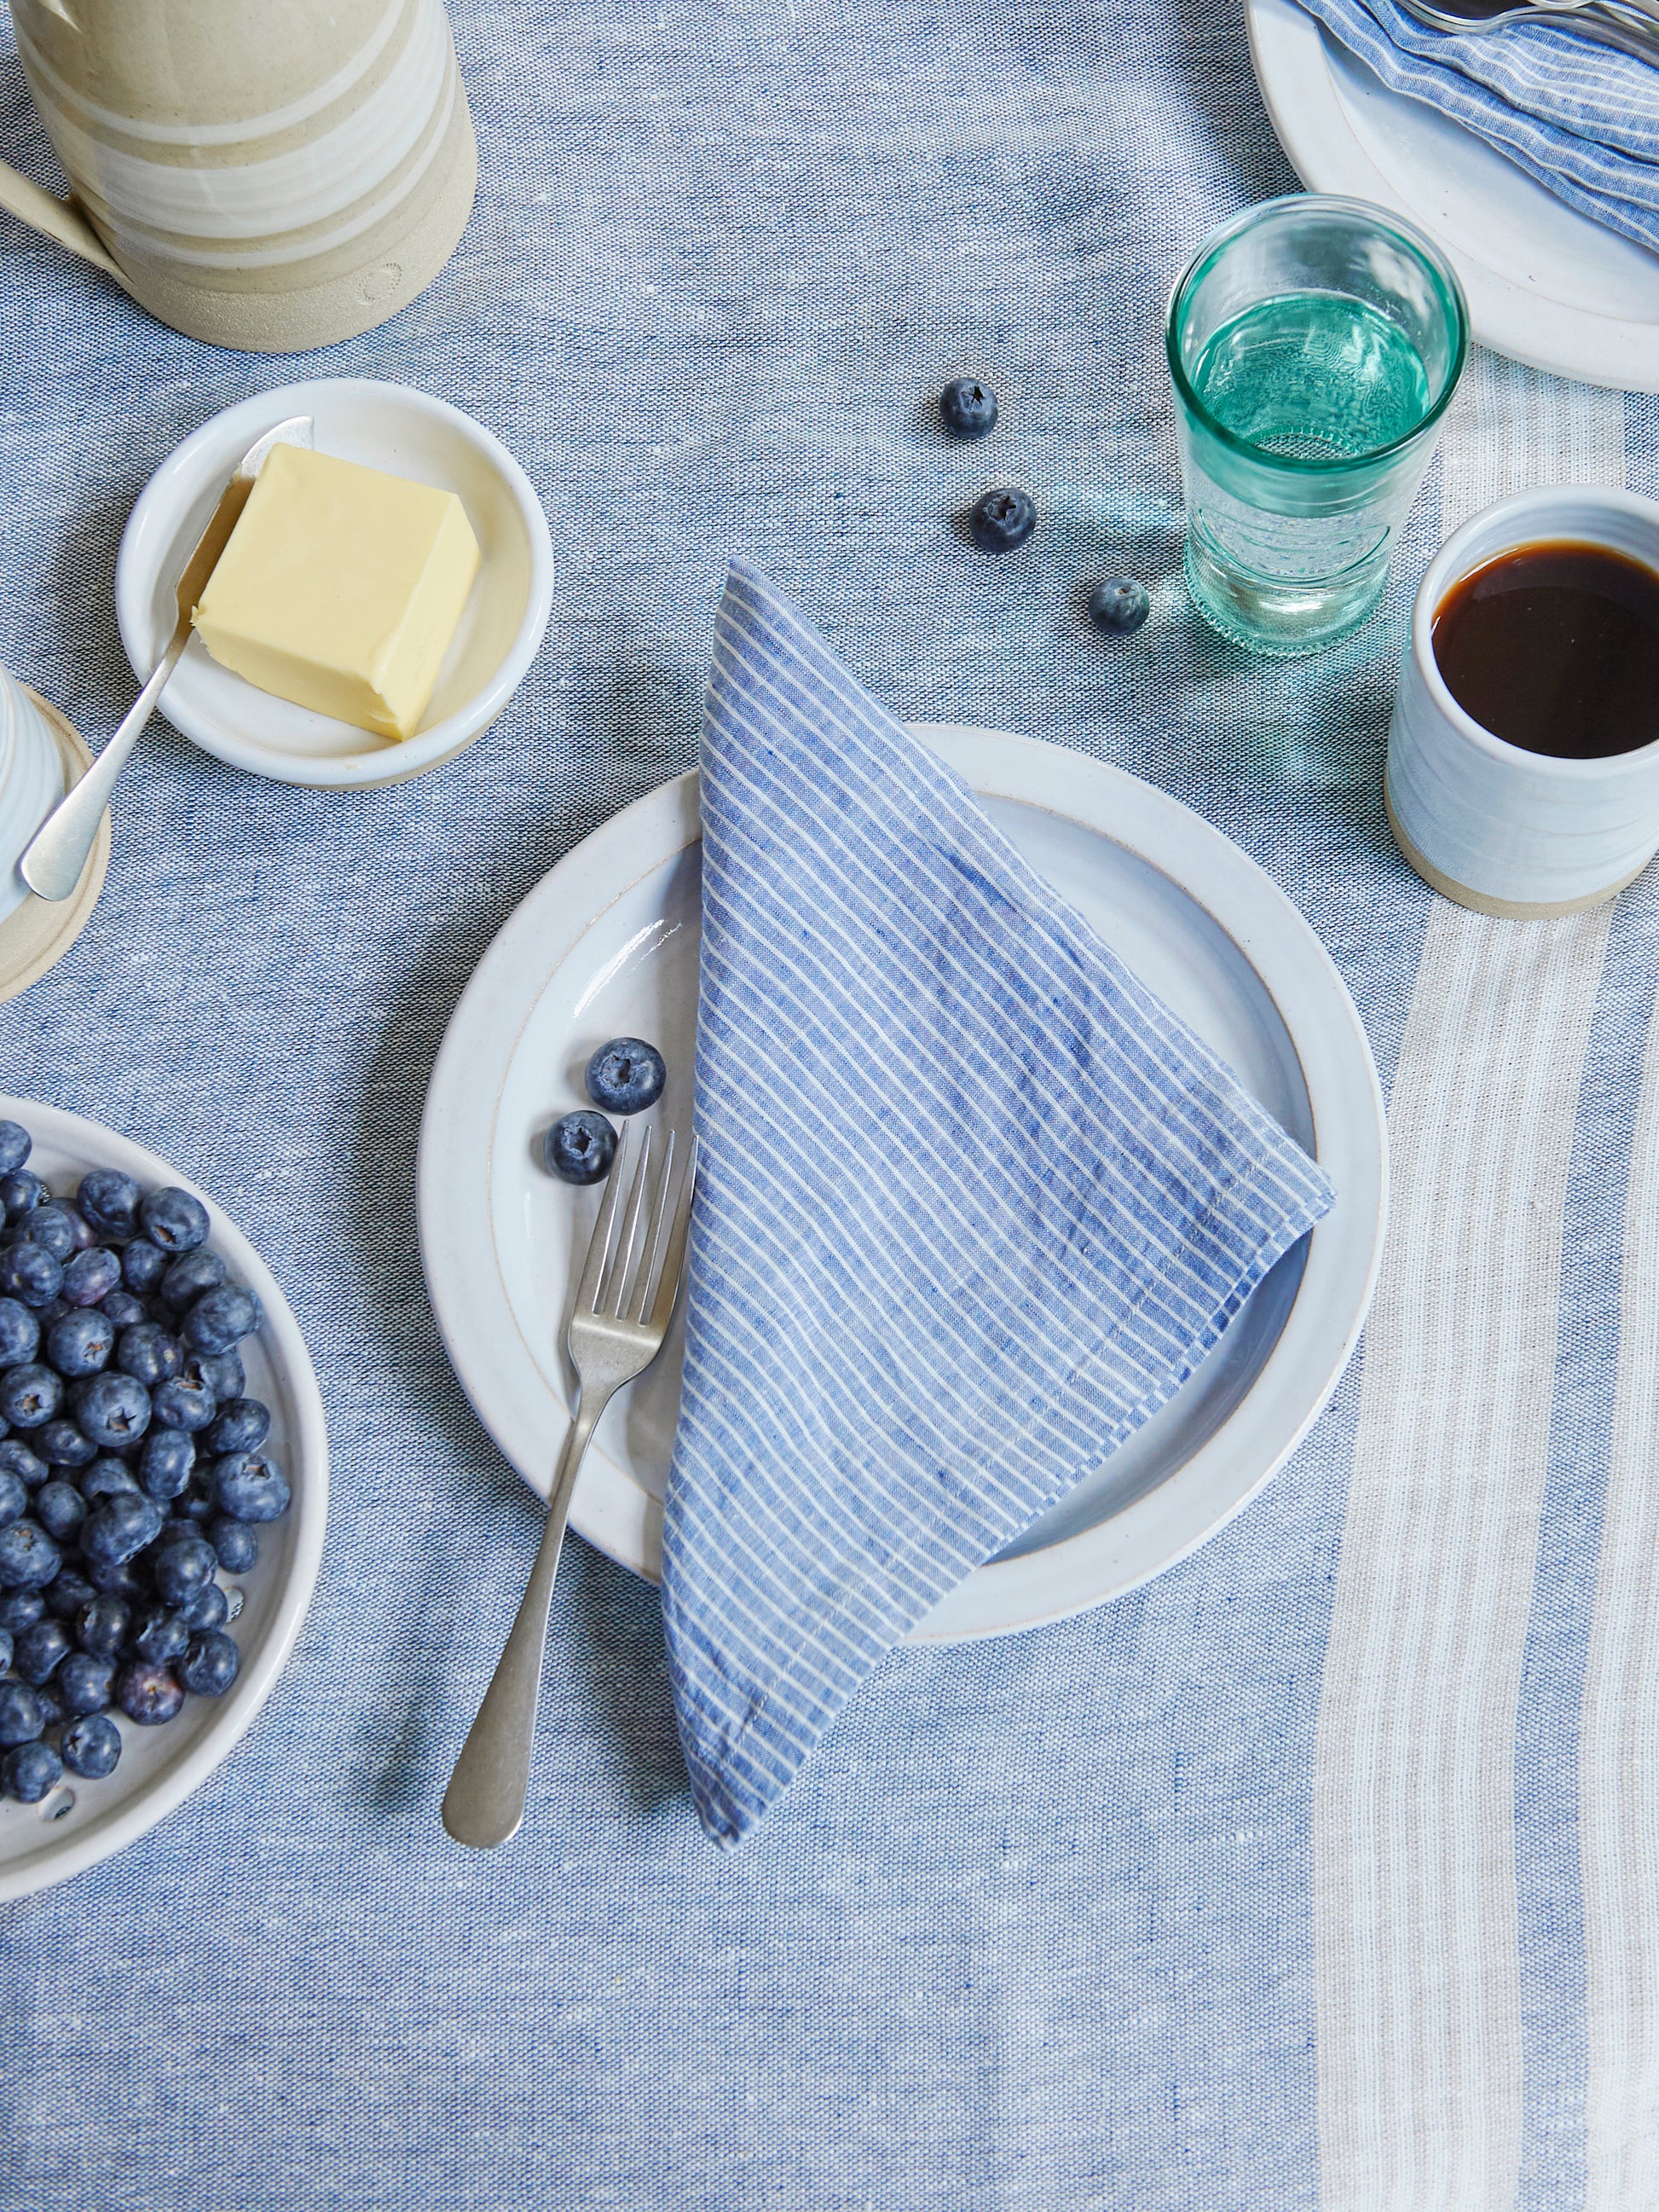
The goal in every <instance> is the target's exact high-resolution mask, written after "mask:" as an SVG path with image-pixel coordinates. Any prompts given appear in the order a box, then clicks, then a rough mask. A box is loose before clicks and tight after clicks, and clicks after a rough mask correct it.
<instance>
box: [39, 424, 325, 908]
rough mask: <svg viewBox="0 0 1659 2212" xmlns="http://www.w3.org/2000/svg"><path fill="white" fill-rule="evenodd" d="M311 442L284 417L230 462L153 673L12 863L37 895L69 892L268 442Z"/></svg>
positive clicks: (306, 428)
mask: <svg viewBox="0 0 1659 2212" xmlns="http://www.w3.org/2000/svg"><path fill="white" fill-rule="evenodd" d="M311 442H312V418H311V416H309V415H294V416H289V420H288V421H287V422H279V423H278V424H277V425H276V428H275V429H274V430H267V431H266V432H265V435H264V437H263V438H261V439H260V441H259V442H258V445H257V446H250V447H248V449H247V451H246V453H244V454H243V456H242V458H241V459H240V461H239V462H238V464H237V465H236V471H235V473H234V476H233V477H231V479H230V481H229V483H228V484H227V485H226V486H225V488H224V490H223V492H222V494H221V495H220V499H219V504H218V506H217V507H215V509H214V510H213V519H212V520H211V521H210V523H209V524H208V526H207V528H206V529H205V530H204V532H202V534H201V536H200V537H199V538H197V541H196V550H195V551H194V552H193V553H192V554H191V556H190V558H189V560H188V561H187V562H185V571H184V574H183V575H181V576H180V577H179V588H178V590H177V592H175V594H174V599H175V602H176V604H177V606H178V610H179V619H178V622H177V623H176V624H175V625H174V628H173V635H172V637H171V638H170V639H169V640H168V641H167V651H166V652H165V653H163V654H162V655H161V659H160V660H159V661H158V662H157V663H156V665H155V672H154V673H153V675H152V676H151V677H150V679H149V683H148V684H145V686H144V688H143V690H142V691H141V692H140V693H139V694H138V696H137V698H136V699H135V700H134V701H133V702H132V708H131V712H130V713H129V714H128V715H127V717H126V720H125V721H124V722H123V723H122V725H121V726H120V728H119V729H118V731H117V732H115V735H114V736H113V737H112V738H111V739H110V741H109V743H108V744H106V746H105V747H104V750H102V752H100V754H99V756H98V757H97V759H96V760H95V761H94V763H93V764H92V766H91V767H90V768H89V769H88V770H87V772H86V774H85V775H83V776H82V779H81V781H80V782H79V783H77V784H76V786H75V787H74V789H73V790H72V791H70V793H69V794H68V796H67V797H66V798H64V799H60V800H59V802H58V805H56V806H55V807H54V808H53V809H52V812H51V813H50V814H48V815H47V817H46V820H45V821H44V822H43V823H41V824H40V828H39V829H37V830H36V831H35V833H34V836H33V840H32V841H31V842H30V844H29V846H28V848H27V851H26V852H25V853H24V854H23V858H22V860H21V863H20V865H21V868H22V871H23V881H24V882H25V883H26V884H27V885H28V887H29V889H30V890H32V891H33V892H35V893H37V894H38V896H40V897H41V898H43V899H66V898H69V897H71V896H73V894H74V890H75V887H76V884H78V883H79V882H80V880H81V874H82V870H83V869H84V868H85V866H86V865H87V856H88V854H89V853H90V852H91V850H92V847H93V840H94V838H95V837H96V836H97V835H98V824H99V823H100V822H101V821H102V820H103V818H104V810H105V809H106V807H107V805H109V794H110V789H111V787H112V785H113V783H114V781H115V779H116V777H117V776H118V775H119V774H120V773H121V769H122V765H123V763H125V760H126V757H127V755H128V754H129V753H130V752H131V750H132V749H133V747H134V745H136V744H137V742H138V739H139V737H140V734H141V733H142V732H143V728H144V726H145V724H146V723H147V722H148V721H149V718H150V716H151V715H152V714H154V713H155V702H156V701H157V700H158V699H159V698H160V697H161V694H162V692H163V690H165V689H166V688H167V679H168V678H169V677H170V676H171V675H172V674H173V670H174V669H175V668H176V667H177V666H178V665H179V659H180V658H181V656H182V655H183V653H184V650H185V647H186V646H187V645H188V644H189V643H190V618H191V616H192V615H193V614H194V613H195V611H196V608H197V602H198V601H199V600H200V599H201V596H202V594H203V592H204V591H205V590H206V589H207V580H208V578H209V577H210V575H211V574H213V572H214V570H215V568H216V567H217V566H218V564H219V556H220V555H221V554H222V552H223V551H224V550H225V546H226V544H228V541H229V538H230V533H231V532H232V531H233V530H234V528H235V527H236V525H237V523H238V522H239V521H240V519H241V513H242V509H243V508H244V507H246V505H247V495H248V494H249V492H251V491H252V489H253V479H254V478H255V477H257V476H258V473H259V469H260V465H261V464H262V463H263V462H264V458H265V455H266V454H267V453H269V452H270V449H271V447H273V446H309V445H310V444H311Z"/></svg>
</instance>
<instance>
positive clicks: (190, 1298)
mask: <svg viewBox="0 0 1659 2212" xmlns="http://www.w3.org/2000/svg"><path fill="white" fill-rule="evenodd" d="M224 1279H225V1263H224V1261H222V1259H221V1258H220V1257H219V1255H218V1254H217V1253H216V1252H210V1251H209V1249H208V1248H207V1246H206V1245H205V1244H202V1245H198V1246H197V1249H196V1250H195V1251H193V1252H186V1253H185V1256H184V1258H183V1259H182V1260H174V1261H172V1262H171V1263H170V1264H169V1266H168V1267H167V1273H166V1274H165V1275H163V1276H162V1278H161V1284H160V1286H159V1288H158V1290H157V1292H156V1295H157V1297H159V1298H160V1299H161V1304H163V1305H164V1306H165V1307H166V1308H167V1310H168V1312H169V1313H183V1312H184V1311H185V1308H186V1307H187V1306H191V1305H193V1304H195V1302H196V1300H197V1298H199V1297H201V1296H202V1294H203V1293H204V1291H216V1290H217V1289H218V1288H219V1286H220V1285H221V1284H222V1282H223V1281H224Z"/></svg>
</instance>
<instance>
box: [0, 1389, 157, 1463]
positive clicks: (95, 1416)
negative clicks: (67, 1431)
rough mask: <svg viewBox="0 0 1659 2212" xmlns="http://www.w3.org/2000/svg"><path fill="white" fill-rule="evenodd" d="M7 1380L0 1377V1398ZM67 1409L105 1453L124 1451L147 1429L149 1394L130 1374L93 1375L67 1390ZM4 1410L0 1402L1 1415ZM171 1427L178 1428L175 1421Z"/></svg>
mask: <svg viewBox="0 0 1659 2212" xmlns="http://www.w3.org/2000/svg"><path fill="white" fill-rule="evenodd" d="M6 1381H7V1378H6V1377H5V1376H0V1399H3V1393H4V1390H5V1385H6ZM4 1411H5V1407H4V1404H3V1402H0V1413H3V1412H4ZM70 1411H71V1412H72V1413H74V1415H75V1418H76V1420H77V1421H78V1422H79V1423H80V1424H81V1426H82V1428H83V1429H84V1430H85V1431H86V1432H87V1434H88V1436H89V1437H91V1438H92V1441H93V1442H94V1443H95V1444H101V1445H102V1446H103V1448H104V1449H105V1450H106V1451H123V1450H125V1448H126V1447H127V1445H129V1444H136V1443H137V1441H138V1439H139V1437H142V1436H143V1433H144V1431H145V1430H146V1429H147V1428H148V1427H149V1391H148V1390H146V1389H145V1388H144V1386H143V1383H135V1382H134V1381H133V1379H132V1377H131V1375H107V1374H106V1375H93V1376H88V1377H87V1378H86V1379H85V1380H84V1381H82V1382H79V1383H72V1384H71V1385H70ZM167 1425H168V1426H169V1427H170V1428H178V1427H179V1426H180V1425H181V1424H180V1423H179V1422H177V1421H172V1422H169V1423H168V1424H167Z"/></svg>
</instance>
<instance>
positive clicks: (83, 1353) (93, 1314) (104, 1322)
mask: <svg viewBox="0 0 1659 2212" xmlns="http://www.w3.org/2000/svg"><path fill="white" fill-rule="evenodd" d="M114 1349H115V1328H114V1325H113V1323H112V1322H111V1321H110V1319H109V1316H107V1315H106V1314H100V1313H99V1312H98V1311H96V1310H95V1309H94V1308H91V1307H87V1308H84V1309H79V1310H76V1311H75V1312H73V1313H66V1314H65V1315H64V1318H63V1319H62V1321H55V1322H53V1323H52V1327H51V1328H49V1329H48V1330H47V1331H46V1357H47V1358H48V1359H49V1360H51V1362H52V1365H53V1366H54V1367H55V1368H56V1369H57V1370H58V1373H59V1374H60V1375H66V1376H78V1375H96V1374H98V1373H99V1372H100V1370H102V1369H103V1368H105V1367H106V1366H107V1365H108V1364H109V1356H110V1354H111V1352H113V1351H114Z"/></svg>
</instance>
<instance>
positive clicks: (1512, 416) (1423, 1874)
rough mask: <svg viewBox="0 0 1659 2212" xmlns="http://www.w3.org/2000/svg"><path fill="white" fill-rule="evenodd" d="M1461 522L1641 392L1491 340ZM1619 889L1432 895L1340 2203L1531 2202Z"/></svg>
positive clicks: (1323, 2120) (1418, 1012) (1585, 465)
mask: <svg viewBox="0 0 1659 2212" xmlns="http://www.w3.org/2000/svg"><path fill="white" fill-rule="evenodd" d="M1469 386H1470V388H1469V389H1468V391H1467V392H1466V393H1465V395H1464V397H1463V398H1462V401H1461V402H1460V404H1459V410H1458V414H1457V416H1456V419H1455V421H1454V422H1452V423H1451V424H1449V427H1448V431H1447V436H1446V441H1445V447H1444V451H1443V477H1442V481H1443V516H1442V519H1443V529H1444V531H1445V532H1447V533H1449V532H1451V531H1452V530H1453V529H1455V527H1456V526H1457V525H1458V524H1459V523H1461V522H1462V521H1463V520H1466V518H1467V517H1468V515H1469V514H1470V513H1474V512H1475V511H1476V510H1477V509H1478V508H1480V507H1484V506H1486V504H1488V503H1489V502H1490V501H1492V500H1494V499H1497V498H1500V497H1501V496H1502V495H1504V493H1505V492H1506V491H1509V490H1512V489H1516V488H1517V487H1518V486H1519V485H1521V484H1522V483H1528V482H1534V483H1535V482H1547V481H1551V480H1555V481H1564V480H1573V481H1577V482H1593V481H1599V482H1610V483H1619V482H1622V480H1623V475H1624V403H1623V399H1622V397H1621V396H1620V395H1618V394H1614V393H1606V392H1588V391H1586V390H1584V389H1583V387H1579V386H1566V385H1562V384H1559V383H1558V382H1556V381H1554V380H1552V379H1549V378H1545V377H1541V376H1538V375H1537V374H1534V372H1532V371H1530V370H1527V369H1522V368H1517V367H1516V366H1515V365H1514V364H1512V363H1509V362H1498V361H1495V360H1493V359H1492V358H1490V357H1489V356H1477V357H1476V360H1475V362H1474V364H1473V365H1472V368H1471V373H1470V380H1469ZM1611 911H1612V910H1611V908H1607V907H1604V908H1601V909H1600V910H1599V911H1597V912H1595V913H1593V914H1588V915H1570V916H1568V917H1566V918H1565V919H1564V920H1561V921H1552V922H1506V921H1492V920H1489V919H1488V918H1486V916H1484V915H1474V914H1468V913H1466V912H1464V911H1463V910H1462V908H1457V907H1455V906H1451V905H1449V904H1447V903H1446V902H1444V901H1443V900H1439V899H1437V900H1436V901H1435V902H1434V904H1433V906H1432V908H1431V913H1430V916H1429V921H1428V926H1427V929H1426V932H1425V940H1424V948H1423V956H1422V961H1421V964H1420V966H1419V971H1418V977H1417V981H1416V984H1415V986H1414V988H1413V996H1412V1002H1411V1006H1410V1010H1409V1012H1408V1015H1407V1023H1406V1027H1405V1032H1404V1035H1403V1037H1402V1040H1401V1052H1400V1060H1399V1066H1398V1069H1397V1072H1396V1074H1395V1085H1394V1095H1393V1101H1392V1105H1391V1109H1390V1115H1389V1126H1390V1137H1391V1144H1392V1148H1393V1201H1392V1204H1393V1219H1392V1225H1391V1227H1390V1231H1389V1247H1388V1251H1387V1253H1386V1255H1385V1256H1384V1261H1383V1279H1382V1282H1381V1284H1380V1285H1379V1288H1378V1292H1377V1298H1376V1307H1375V1310H1373V1313H1372V1316H1371V1320H1370V1326H1369V1328H1368V1329H1367V1331H1366V1334H1365V1352H1364V1372H1363V1375H1362V1377H1361V1383H1360V1402H1359V1413H1358V1433H1357V1436H1356V1440H1355V1446H1354V1458H1353V1472H1352V1484H1351V1487H1350V1492H1349V1498H1348V1507H1347V1516H1346V1522H1345V1525H1344V1528H1343V1534H1342V1550H1341V1556H1340V1562H1339V1565H1338V1570H1337V1581H1336V1589H1335V1594H1334V1601H1333V1607H1332V1616H1331V1632H1330V1646H1329V1650H1328V1656H1327V1660H1326V1666H1325V1679H1324V1684H1323V1689H1322V1698H1321V1705H1320V1715H1319V1729H1318V1740H1317V1746H1316V1758H1315V1779H1314V1806H1313V1844H1314V1917H1315V1950H1316V1981H1317V2003H1318V2034H1319V2051H1318V2057H1319V2130H1320V2160H1321V2172H1322V2203H1323V2204H1324V2206H1325V2207H1326V2209H1327V2212H1507V2208H1509V2207H1510V2206H1512V2205H1513V2203H1514V2202H1515V2198H1516V2189H1517V2185H1518V2179H1519V2165H1520V2147H1521V2121H1522V2106H1521V2096H1522V2081H1521V2045H1520V2032H1521V2008H1520V1957H1519V1939H1518V1933H1517V1923H1516V1895H1515V1827H1514V1787H1513V1777H1514V1763H1515V1717H1516V1705H1517V1701H1518V1698H1519V1692H1520V1678H1521V1665H1522V1651H1523V1649H1524V1645H1525V1641H1526V1633H1527V1618H1528V1606H1529V1601H1530V1597H1531V1590H1532V1576H1533V1564H1534V1555H1535V1552H1536V1546H1537V1528H1538V1515H1539V1510H1540V1506H1541V1500H1542V1496H1543V1491H1544V1486H1545V1480H1546V1475H1547V1455H1548V1439H1549V1427H1550V1408H1551V1401H1552V1397H1553V1387H1554V1367H1555V1350H1556V1328H1557V1310H1558V1305H1559V1259H1560V1243H1561V1232H1562V1219H1563V1214H1564V1211H1565V1198H1566V1178H1567V1166H1568V1159H1569V1155H1570V1152H1571V1143H1572V1127H1573V1120H1574V1115H1575V1112H1576V1109H1577V1096H1578V1083H1579V1076H1580V1073H1581V1070H1582V1067H1583V1058H1584V1051H1585V1046H1586V1042H1587V1040H1588V1036H1589V1024H1590V1018H1591V1014H1592V1011H1593V1009H1594V1006H1595V993H1596V986H1597V982H1598V980H1599V977H1600V974H1601V960H1602V956H1603V953H1604V951H1605V950H1606V945H1607V930H1608V927H1609V922H1610V920H1611Z"/></svg>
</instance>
